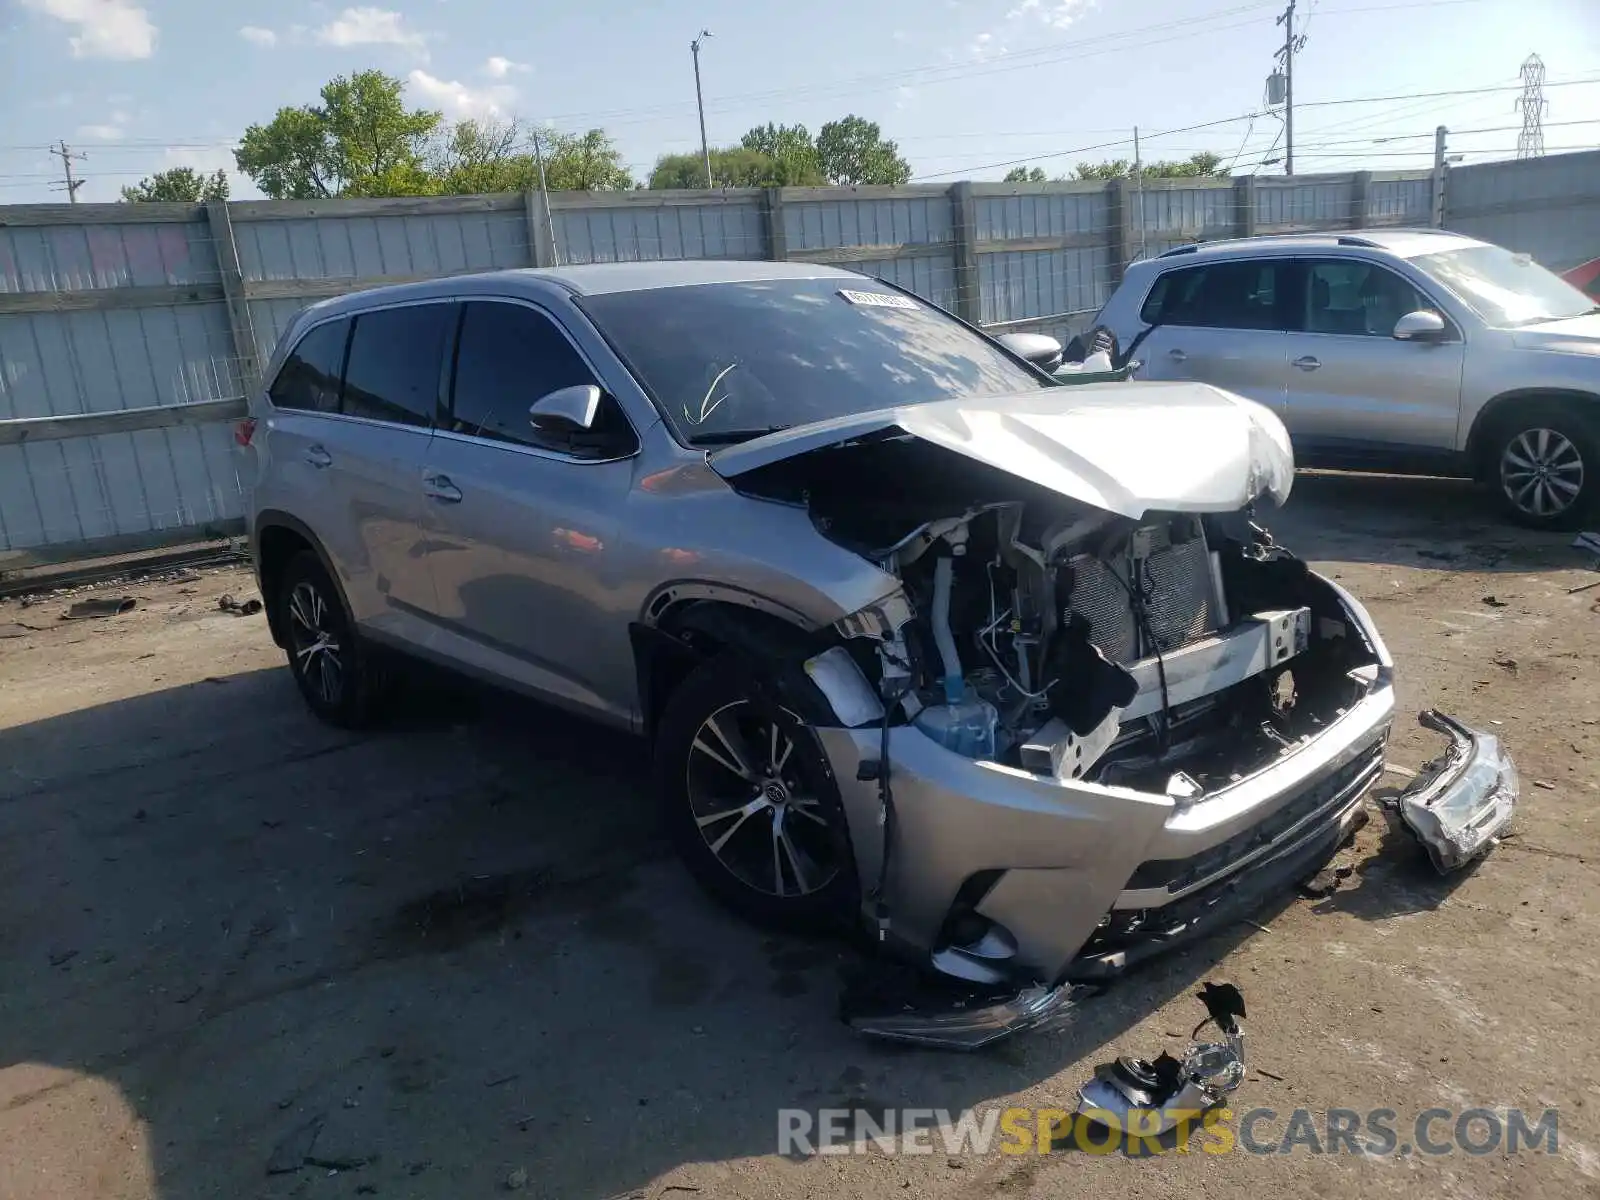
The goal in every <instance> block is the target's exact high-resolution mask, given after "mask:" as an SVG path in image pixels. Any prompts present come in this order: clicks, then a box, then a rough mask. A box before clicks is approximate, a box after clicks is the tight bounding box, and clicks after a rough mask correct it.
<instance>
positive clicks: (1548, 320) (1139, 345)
mask: <svg viewBox="0 0 1600 1200" xmlns="http://www.w3.org/2000/svg"><path fill="white" fill-rule="evenodd" d="M1094 324H1095V327H1096V328H1097V329H1100V328H1103V329H1105V330H1107V331H1109V332H1110V334H1111V335H1112V336H1113V337H1114V338H1115V339H1116V346H1117V350H1118V352H1119V354H1120V355H1121V356H1122V357H1124V358H1125V357H1128V356H1130V354H1131V356H1133V357H1137V358H1138V359H1139V360H1140V362H1142V363H1143V368H1142V370H1141V372H1140V374H1141V377H1142V378H1146V379H1186V380H1197V381H1201V382H1204V383H1211V384H1215V385H1216V386H1218V387H1222V388H1226V389H1228V390H1229V391H1232V392H1236V393H1238V394H1240V395H1242V396H1247V397H1249V398H1250V399H1252V400H1256V401H1258V402H1259V403H1261V404H1264V405H1266V406H1267V407H1269V408H1271V409H1272V411H1274V412H1275V413H1277V414H1278V415H1279V416H1280V417H1281V418H1282V419H1283V423H1284V425H1285V426H1287V427H1288V430H1289V434H1290V437H1291V438H1292V439H1293V443H1294V450H1295V459H1296V461H1297V463H1298V464H1300V465H1302V466H1326V467H1341V468H1355V469H1374V470H1387V471H1400V472H1407V473H1425V474H1452V475H1467V476H1470V477H1473V478H1477V479H1481V480H1484V481H1485V482H1487V483H1489V484H1490V485H1491V486H1492V487H1493V488H1494V489H1495V491H1496V493H1497V494H1498V496H1499V498H1500V500H1501V502H1502V503H1503V504H1504V506H1505V508H1506V509H1507V511H1508V512H1509V513H1510V515H1511V516H1512V517H1513V518H1515V519H1516V520H1518V521H1520V522H1522V523H1523V524H1526V525H1530V526H1534V527H1546V528H1568V527H1571V526H1573V525H1575V524H1577V523H1578V522H1580V521H1581V520H1582V519H1583V518H1584V517H1585V516H1586V515H1587V514H1588V513H1589V512H1592V511H1593V510H1594V508H1595V502H1596V498H1597V496H1600V307H1597V306H1596V304H1595V302H1594V300H1592V299H1591V298H1589V297H1587V296H1585V295H1584V294H1583V293H1582V292H1580V291H1578V289H1576V288H1574V287H1572V286H1571V285H1570V284H1568V283H1566V282H1565V281H1563V280H1562V279H1560V278H1559V277H1557V276H1555V275H1553V274H1551V273H1550V272H1549V271H1547V270H1545V269H1544V268H1543V267H1541V266H1539V265H1538V264H1537V263H1535V262H1533V261H1532V260H1531V259H1530V258H1529V257H1528V256H1527V255H1524V254H1514V253H1512V252H1511V251H1510V250H1507V249H1505V248H1503V247H1500V246H1494V245H1490V244H1488V243H1485V242H1480V241H1476V240H1474V239H1472V238H1468V237H1463V236H1461V235H1460V234H1456V233H1449V232H1446V231H1443V230H1428V229H1422V230H1411V229H1405V230H1361V231H1359V232H1355V233H1349V234H1332V233H1329V234H1295V235H1290V236H1283V237H1259V238H1250V239H1244V240H1240V241H1228V242H1212V243H1207V244H1204V245H1197V246H1181V247H1178V248H1177V249H1174V250H1169V251H1168V252H1166V253H1165V254H1163V255H1161V256H1160V257H1158V258H1154V259H1149V260H1146V261H1143V262H1136V263H1133V264H1131V265H1130V266H1129V267H1128V269H1127V272H1126V274H1125V275H1124V277H1123V280H1122V283H1121V285H1120V286H1119V287H1118V288H1117V290H1116V292H1115V293H1114V294H1113V296H1112V297H1111V300H1110V301H1109V302H1108V303H1107V304H1106V306H1105V308H1104V309H1102V310H1101V312H1100V313H1099V314H1098V316H1097V317H1096V318H1095V322H1094Z"/></svg>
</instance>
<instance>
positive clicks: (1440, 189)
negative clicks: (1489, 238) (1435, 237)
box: [1433, 125, 1450, 229]
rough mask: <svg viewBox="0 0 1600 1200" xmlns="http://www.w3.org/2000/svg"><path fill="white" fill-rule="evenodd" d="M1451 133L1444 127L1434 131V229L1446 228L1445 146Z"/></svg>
mask: <svg viewBox="0 0 1600 1200" xmlns="http://www.w3.org/2000/svg"><path fill="white" fill-rule="evenodd" d="M1449 135H1450V131H1449V130H1448V129H1446V128H1445V127H1444V126H1443V125H1441V126H1439V127H1438V128H1437V129H1435V130H1434V131H1433V227H1434V228H1435V229H1443V228H1444V176H1445V171H1446V169H1447V168H1446V165H1445V155H1444V146H1445V139H1446V138H1447V137H1448V136H1449Z"/></svg>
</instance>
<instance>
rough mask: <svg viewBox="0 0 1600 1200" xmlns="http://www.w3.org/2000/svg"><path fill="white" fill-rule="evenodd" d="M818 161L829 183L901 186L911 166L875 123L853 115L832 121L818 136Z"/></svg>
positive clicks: (909, 174)
mask: <svg viewBox="0 0 1600 1200" xmlns="http://www.w3.org/2000/svg"><path fill="white" fill-rule="evenodd" d="M817 158H818V161H819V163H820V165H821V167H822V173H823V175H825V176H826V177H827V179H828V182H829V183H836V184H901V183H905V182H906V181H907V180H909V179H910V178H911V164H910V163H908V162H907V161H906V160H905V159H903V158H901V157H900V147H899V146H897V145H896V144H895V143H894V142H891V141H888V140H886V139H885V138H884V136H883V133H882V131H881V130H880V129H879V128H878V126H877V124H876V123H875V122H873V121H867V120H864V119H863V118H861V117H858V116H855V115H854V114H851V115H850V116H847V117H844V118H842V119H840V120H838V121H829V122H828V123H827V124H826V125H824V126H823V127H822V128H821V129H820V130H819V131H818V133H817Z"/></svg>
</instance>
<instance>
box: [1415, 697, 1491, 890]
mask: <svg viewBox="0 0 1600 1200" xmlns="http://www.w3.org/2000/svg"><path fill="white" fill-rule="evenodd" d="M1417 719H1418V721H1419V722H1421V724H1422V726H1423V727H1424V728H1426V729H1432V730H1434V731H1435V732H1438V733H1443V734H1446V735H1447V736H1448V737H1449V738H1450V746H1449V748H1448V749H1447V750H1446V751H1445V752H1444V753H1443V754H1441V755H1440V756H1439V757H1438V758H1436V759H1434V760H1433V761H1432V762H1429V763H1427V764H1426V765H1424V766H1423V768H1422V769H1421V770H1420V771H1419V772H1418V773H1417V778H1416V779H1415V781H1413V782H1412V784H1411V785H1410V786H1409V787H1407V788H1406V790H1405V791H1403V792H1401V793H1400V797H1399V799H1398V800H1397V801H1396V805H1397V807H1398V808H1399V811H1400V818H1401V820H1402V821H1404V822H1405V825H1406V827H1407V828H1408V829H1410V830H1411V832H1412V833H1414V834H1416V836H1417V838H1418V839H1419V840H1420V841H1421V842H1422V845H1423V848H1424V849H1426V850H1427V852H1428V857H1429V858H1430V859H1431V860H1432V861H1433V865H1434V867H1435V868H1436V869H1437V870H1438V871H1439V873H1440V874H1448V873H1449V872H1451V871H1456V870H1459V869H1461V868H1462V867H1464V866H1466V864H1467V863H1469V862H1471V861H1472V860H1473V859H1475V858H1477V857H1479V856H1480V855H1482V854H1485V853H1487V852H1488V851H1489V849H1490V848H1491V847H1493V846H1494V844H1495V841H1496V839H1497V838H1498V837H1499V836H1500V834H1501V833H1503V832H1504V831H1505V829H1506V826H1507V825H1509V824H1510V823H1511V815H1512V813H1513V811H1514V810H1515V808H1516V803H1517V795H1518V791H1519V785H1518V780H1517V768H1516V765H1515V764H1514V763H1513V762H1512V761H1511V756H1510V755H1509V754H1507V753H1506V751H1505V749H1504V747H1502V746H1501V744H1500V739H1499V738H1497V737H1495V736H1494V735H1493V734H1490V733H1479V732H1478V731H1476V730H1474V729H1469V728H1468V727H1467V726H1465V725H1463V724H1461V723H1460V722H1459V721H1456V720H1454V719H1453V718H1451V717H1447V716H1445V715H1444V714H1443V713H1440V712H1438V711H1436V710H1434V709H1429V710H1428V711H1426V712H1424V713H1421V714H1420V715H1419V716H1418V718H1417Z"/></svg>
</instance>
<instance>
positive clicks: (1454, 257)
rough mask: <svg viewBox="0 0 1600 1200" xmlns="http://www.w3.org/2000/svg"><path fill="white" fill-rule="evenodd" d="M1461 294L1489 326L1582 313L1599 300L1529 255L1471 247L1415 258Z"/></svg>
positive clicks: (1429, 272)
mask: <svg viewBox="0 0 1600 1200" xmlns="http://www.w3.org/2000/svg"><path fill="white" fill-rule="evenodd" d="M1411 261H1412V262H1413V263H1414V264H1415V265H1416V266H1418V267H1420V268H1422V270H1424V271H1426V272H1427V273H1428V274H1429V275H1431V276H1433V277H1434V278H1435V279H1437V280H1438V281H1439V282H1440V283H1442V284H1444V286H1445V287H1447V288H1449V289H1450V290H1451V291H1452V292H1454V293H1455V294H1456V297H1457V299H1459V300H1460V301H1461V302H1462V303H1463V304H1465V305H1466V306H1467V307H1468V308H1470V309H1472V311H1473V312H1475V313H1477V314H1478V315H1479V316H1480V317H1482V318H1483V320H1484V322H1485V323H1486V324H1488V325H1500V326H1504V325H1531V324H1533V323H1534V322H1535V321H1557V320H1560V319H1561V318H1563V317H1576V316H1579V315H1581V314H1583V313H1586V312H1589V311H1591V310H1592V309H1593V308H1594V302H1593V301H1592V300H1590V299H1589V298H1588V297H1587V296H1585V295H1584V294H1583V293H1582V292H1580V291H1579V290H1578V289H1577V288H1575V287H1573V286H1572V285H1571V284H1570V283H1568V282H1566V281H1565V280H1564V279H1561V278H1560V277H1559V276H1556V275H1552V274H1551V273H1550V272H1549V271H1547V270H1545V269H1544V268H1543V267H1541V266H1540V265H1539V264H1538V263H1536V262H1534V261H1533V259H1531V258H1529V257H1528V256H1527V255H1526V254H1513V253H1512V252H1511V251H1510V250H1507V249H1505V248H1504V247H1503V246H1468V247H1466V248H1465V249H1461V250H1446V251H1444V252H1443V253H1440V254H1424V255H1422V256H1421V257H1420V258H1414V259H1412V260H1411Z"/></svg>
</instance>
